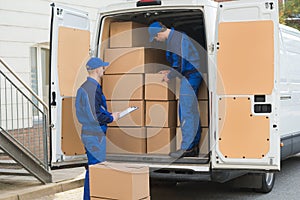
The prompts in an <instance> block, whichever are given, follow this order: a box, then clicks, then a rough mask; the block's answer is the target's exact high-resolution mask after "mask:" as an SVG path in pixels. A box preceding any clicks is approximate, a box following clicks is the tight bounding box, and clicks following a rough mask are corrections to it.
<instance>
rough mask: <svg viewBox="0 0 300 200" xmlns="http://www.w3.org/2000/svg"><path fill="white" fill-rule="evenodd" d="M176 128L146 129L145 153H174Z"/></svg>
mask: <svg viewBox="0 0 300 200" xmlns="http://www.w3.org/2000/svg"><path fill="white" fill-rule="evenodd" d="M175 131H176V128H149V127H148V128H147V153H148V154H169V153H170V152H172V151H175V147H176V137H175Z"/></svg>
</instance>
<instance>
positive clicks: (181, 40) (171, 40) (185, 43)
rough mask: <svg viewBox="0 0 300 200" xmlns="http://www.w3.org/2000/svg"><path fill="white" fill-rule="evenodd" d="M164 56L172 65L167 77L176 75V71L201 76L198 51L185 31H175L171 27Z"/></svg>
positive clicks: (184, 74) (170, 77)
mask: <svg viewBox="0 0 300 200" xmlns="http://www.w3.org/2000/svg"><path fill="white" fill-rule="evenodd" d="M166 57H167V61H168V62H169V63H170V64H171V66H172V67H173V68H172V69H171V72H170V73H169V75H168V78H169V79H172V78H174V77H176V76H178V72H179V73H180V74H181V75H183V76H186V75H187V74H189V73H190V72H192V74H193V75H194V76H195V75H196V76H201V74H200V72H199V70H200V55H199V52H198V50H197V49H196V47H195V46H194V45H193V43H192V41H191V40H190V39H189V37H188V36H187V35H186V34H185V33H181V32H178V31H175V30H174V28H171V32H170V34H169V37H168V39H167V52H166ZM187 78H188V77H187Z"/></svg>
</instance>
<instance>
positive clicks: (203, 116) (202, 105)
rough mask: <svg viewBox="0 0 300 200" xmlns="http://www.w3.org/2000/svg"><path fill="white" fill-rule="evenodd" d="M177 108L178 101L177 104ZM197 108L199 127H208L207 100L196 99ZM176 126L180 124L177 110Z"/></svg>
mask: <svg viewBox="0 0 300 200" xmlns="http://www.w3.org/2000/svg"><path fill="white" fill-rule="evenodd" d="M177 108H178V109H179V101H178V104H177ZM198 109H200V120H201V127H208V121H209V120H208V119H209V116H208V101H207V100H200V101H198ZM177 113H178V114H177V126H180V120H179V112H177Z"/></svg>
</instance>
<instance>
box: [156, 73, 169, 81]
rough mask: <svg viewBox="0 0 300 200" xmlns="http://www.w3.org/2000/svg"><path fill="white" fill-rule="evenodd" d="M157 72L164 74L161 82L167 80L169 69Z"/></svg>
mask: <svg viewBox="0 0 300 200" xmlns="http://www.w3.org/2000/svg"><path fill="white" fill-rule="evenodd" d="M158 73H159V74H164V76H163V79H162V82H169V80H170V79H169V78H168V74H169V73H170V70H162V71H160V72H158Z"/></svg>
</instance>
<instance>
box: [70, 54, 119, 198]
mask: <svg viewBox="0 0 300 200" xmlns="http://www.w3.org/2000/svg"><path fill="white" fill-rule="evenodd" d="M108 65H109V63H107V62H103V61H102V60H101V59H100V58H97V57H92V58H90V59H89V60H88V62H87V63H86V69H87V71H88V77H87V80H86V81H85V82H84V83H83V84H82V85H81V86H80V88H79V89H78V90H77V94H76V102H75V107H76V116H77V118H78V121H79V122H80V123H81V124H82V128H81V141H82V143H83V144H84V148H85V150H86V154H87V158H88V165H94V164H97V163H100V162H103V161H105V159H106V136H105V134H106V130H107V124H108V123H111V122H113V121H117V120H118V119H119V112H114V113H110V112H108V111H107V106H106V98H105V96H104V95H103V93H102V87H101V85H100V84H99V83H100V79H101V77H102V76H103V73H104V70H105V68H106V67H107V66H108ZM83 199H84V200H89V199H90V187H89V170H88V167H87V170H86V175H85V181H84V194H83Z"/></svg>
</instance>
